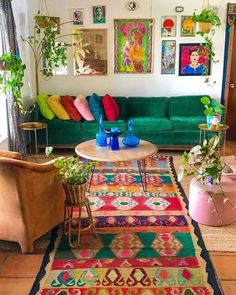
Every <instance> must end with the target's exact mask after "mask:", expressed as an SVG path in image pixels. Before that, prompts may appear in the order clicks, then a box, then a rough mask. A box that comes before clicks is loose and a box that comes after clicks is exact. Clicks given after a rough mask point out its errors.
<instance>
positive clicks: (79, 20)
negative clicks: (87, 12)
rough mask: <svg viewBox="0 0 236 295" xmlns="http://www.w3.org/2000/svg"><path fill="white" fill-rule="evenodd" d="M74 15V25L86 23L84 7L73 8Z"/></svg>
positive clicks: (72, 13)
mask: <svg viewBox="0 0 236 295" xmlns="http://www.w3.org/2000/svg"><path fill="white" fill-rule="evenodd" d="M71 15H72V25H73V26H83V25H84V9H83V8H75V9H72V10H71Z"/></svg>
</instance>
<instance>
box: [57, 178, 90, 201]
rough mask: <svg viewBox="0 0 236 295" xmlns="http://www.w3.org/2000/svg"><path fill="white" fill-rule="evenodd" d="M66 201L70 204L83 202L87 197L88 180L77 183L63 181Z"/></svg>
mask: <svg viewBox="0 0 236 295" xmlns="http://www.w3.org/2000/svg"><path fill="white" fill-rule="evenodd" d="M63 188H64V191H65V195H66V201H67V202H68V203H70V204H82V203H83V202H84V200H85V197H86V191H87V182H84V183H82V184H77V185H70V184H66V183H63Z"/></svg>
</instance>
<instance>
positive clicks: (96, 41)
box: [72, 28, 107, 75]
mask: <svg viewBox="0 0 236 295" xmlns="http://www.w3.org/2000/svg"><path fill="white" fill-rule="evenodd" d="M72 39H73V40H72V44H73V64H74V75H106V74H107V29H81V28H74V29H72Z"/></svg>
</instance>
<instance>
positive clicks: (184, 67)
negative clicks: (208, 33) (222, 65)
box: [179, 43, 211, 76]
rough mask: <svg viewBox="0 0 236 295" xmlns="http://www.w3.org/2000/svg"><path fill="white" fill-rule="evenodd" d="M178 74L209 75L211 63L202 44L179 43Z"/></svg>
mask: <svg viewBox="0 0 236 295" xmlns="http://www.w3.org/2000/svg"><path fill="white" fill-rule="evenodd" d="M179 46H180V47H179V75H180V76H202V75H210V67H211V63H210V60H209V59H208V51H207V50H206V49H205V48H204V44H200V43H191V44H186V43H185V44H180V45H179Z"/></svg>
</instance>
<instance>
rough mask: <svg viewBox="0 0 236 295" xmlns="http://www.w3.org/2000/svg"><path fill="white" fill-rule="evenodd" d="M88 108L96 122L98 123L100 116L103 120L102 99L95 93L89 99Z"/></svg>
mask: <svg viewBox="0 0 236 295" xmlns="http://www.w3.org/2000/svg"><path fill="white" fill-rule="evenodd" d="M89 108H90V111H91V112H92V114H93V116H94V118H95V119H96V120H97V121H98V122H99V120H100V117H101V116H102V119H103V120H105V113H104V110H103V105H102V99H101V97H100V96H99V95H97V94H96V93H93V94H92V95H91V96H90V97H89Z"/></svg>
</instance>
